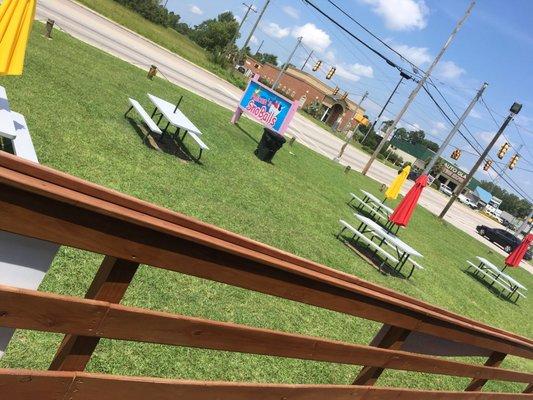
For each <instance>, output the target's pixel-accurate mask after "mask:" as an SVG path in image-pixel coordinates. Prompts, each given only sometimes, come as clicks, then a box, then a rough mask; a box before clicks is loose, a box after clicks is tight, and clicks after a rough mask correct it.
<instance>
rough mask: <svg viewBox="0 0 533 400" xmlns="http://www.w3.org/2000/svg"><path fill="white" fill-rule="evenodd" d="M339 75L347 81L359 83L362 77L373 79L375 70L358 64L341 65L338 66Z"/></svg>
mask: <svg viewBox="0 0 533 400" xmlns="http://www.w3.org/2000/svg"><path fill="white" fill-rule="evenodd" d="M336 73H337V75H338V76H340V77H341V78H344V79H346V80H349V81H352V82H357V81H359V80H360V79H361V77H365V78H372V77H373V76H374V70H373V69H372V67H371V66H369V65H362V64H359V63H356V64H350V65H347V64H344V63H343V64H340V65H338V66H337V71H336Z"/></svg>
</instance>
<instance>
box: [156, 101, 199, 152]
mask: <svg viewBox="0 0 533 400" xmlns="http://www.w3.org/2000/svg"><path fill="white" fill-rule="evenodd" d="M148 98H149V99H150V101H151V102H152V103H153V104H154V106H155V109H154V112H153V113H152V116H151V118H152V119H153V118H154V117H155V116H157V115H159V120H158V121H157V122H156V125H159V123H160V122H161V119H162V118H163V117H164V118H165V119H166V120H167V121H168V123H167V125H166V126H165V128H164V129H163V133H162V137H163V136H164V135H165V134H166V132H167V130H168V127H169V126H170V125H172V126H174V127H175V128H176V131H175V132H174V135H176V134H177V135H179V134H180V131H181V130H182V129H183V131H184V133H183V137H181V139H180V140H181V142H182V143H183V140H184V139H185V136H186V135H189V136H190V137H191V138H192V139H193V140H194V141H195V142H196V143H197V144H198V146H199V147H200V154H199V156H198V158H197V159H198V160H200V158H201V157H202V152H203V151H204V150H209V147H207V145H206V144H205V143H204V142H203V141H202V139H200V136H202V132H201V131H200V129H198V128H197V127H196V125H194V124H193V123H192V122H191V121H190V120H189V118H187V116H186V115H185V114H183V112H181V110H180V109H179V108H178V106H177V105H175V104H172V103H170V102H168V101H166V100H163V99H162V98H160V97H157V96H154V95H153V94H150V93H148ZM178 104H179V103H178ZM158 111H159V113H158Z"/></svg>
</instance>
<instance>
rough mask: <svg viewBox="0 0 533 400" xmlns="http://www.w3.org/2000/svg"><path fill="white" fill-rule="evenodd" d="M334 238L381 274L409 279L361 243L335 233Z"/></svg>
mask: <svg viewBox="0 0 533 400" xmlns="http://www.w3.org/2000/svg"><path fill="white" fill-rule="evenodd" d="M333 236H334V237H335V238H336V239H338V240H339V241H340V242H341V243H343V244H344V245H345V246H346V247H348V248H349V249H350V250H352V251H353V252H354V253H355V254H357V255H358V256H359V257H361V258H362V259H363V260H364V261H366V262H367V263H368V264H369V265H371V266H372V267H374V269H376V270H377V271H378V272H379V273H380V274H382V275H386V276H393V277H395V278H400V279H407V278H406V276H405V275H403V274H402V273H401V272H399V271H397V270H396V269H394V268H393V267H391V266H390V265H388V264H387V263H386V262H385V261H384V260H383V259H382V258H380V257H379V256H378V254H377V253H376V252H374V250H372V249H371V248H370V247H368V246H366V245H364V244H363V243H361V242H360V241H358V240H356V239H354V238H353V237H351V236H345V235H340V236H337V234H336V233H334V234H333Z"/></svg>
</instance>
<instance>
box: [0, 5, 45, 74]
mask: <svg viewBox="0 0 533 400" xmlns="http://www.w3.org/2000/svg"><path fill="white" fill-rule="evenodd" d="M36 5H37V2H36V0H4V2H3V3H2V5H1V6H0V75H21V74H22V70H23V68H24V56H25V54H26V46H27V44H28V39H29V36H30V32H31V27H32V24H33V19H34V17H35V7H36Z"/></svg>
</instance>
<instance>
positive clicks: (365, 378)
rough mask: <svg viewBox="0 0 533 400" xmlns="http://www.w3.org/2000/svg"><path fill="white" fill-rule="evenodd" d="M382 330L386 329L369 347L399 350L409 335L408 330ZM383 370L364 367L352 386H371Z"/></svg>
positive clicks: (386, 327) (385, 327)
mask: <svg viewBox="0 0 533 400" xmlns="http://www.w3.org/2000/svg"><path fill="white" fill-rule="evenodd" d="M383 329H386V331H385V334H384V335H383V336H382V337H381V338H380V339H379V340H376V339H377V337H376V338H375V339H374V341H373V342H372V343H371V344H370V345H371V346H374V347H379V348H382V349H390V350H400V349H401V347H402V345H403V343H404V341H405V340H406V339H407V336H409V334H410V333H411V331H410V330H407V329H404V328H398V327H396V326H384V327H383ZM380 332H381V331H380ZM378 335H379V333H378ZM384 370H385V368H380V367H369V366H365V367H363V369H361V371H360V372H359V375H357V377H356V378H355V381H354V382H353V385H365V386H372V385H374V383H376V381H377V380H378V378H379V377H380V375H381V374H382V373H383V371H384Z"/></svg>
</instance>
